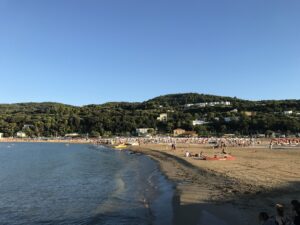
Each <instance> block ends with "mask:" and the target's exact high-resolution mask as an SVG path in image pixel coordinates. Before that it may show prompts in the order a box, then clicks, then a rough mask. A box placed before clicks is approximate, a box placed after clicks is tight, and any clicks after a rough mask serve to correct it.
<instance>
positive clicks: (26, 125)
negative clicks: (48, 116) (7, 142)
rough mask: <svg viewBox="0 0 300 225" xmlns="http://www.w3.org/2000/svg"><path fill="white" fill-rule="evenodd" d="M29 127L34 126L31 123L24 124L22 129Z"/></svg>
mask: <svg viewBox="0 0 300 225" xmlns="http://www.w3.org/2000/svg"><path fill="white" fill-rule="evenodd" d="M30 127H34V126H33V125H31V124H24V126H23V129H29V128H30Z"/></svg>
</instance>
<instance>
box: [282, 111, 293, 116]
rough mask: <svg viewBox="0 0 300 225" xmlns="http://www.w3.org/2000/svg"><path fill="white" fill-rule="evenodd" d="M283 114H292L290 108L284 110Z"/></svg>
mask: <svg viewBox="0 0 300 225" xmlns="http://www.w3.org/2000/svg"><path fill="white" fill-rule="evenodd" d="M283 114H284V115H291V114H293V111H292V110H288V111H284V112H283Z"/></svg>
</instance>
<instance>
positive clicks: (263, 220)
mask: <svg viewBox="0 0 300 225" xmlns="http://www.w3.org/2000/svg"><path fill="white" fill-rule="evenodd" d="M258 221H259V223H260V224H261V225H276V223H275V220H274V219H273V218H270V217H269V215H268V213H266V212H260V213H259V214H258Z"/></svg>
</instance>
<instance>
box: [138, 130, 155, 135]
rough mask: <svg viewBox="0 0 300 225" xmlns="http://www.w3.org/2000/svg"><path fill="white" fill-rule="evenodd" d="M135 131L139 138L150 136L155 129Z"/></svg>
mask: <svg viewBox="0 0 300 225" xmlns="http://www.w3.org/2000/svg"><path fill="white" fill-rule="evenodd" d="M135 131H136V134H137V135H138V136H146V135H148V134H151V133H153V132H154V129H153V128H136V129H135Z"/></svg>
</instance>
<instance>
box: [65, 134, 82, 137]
mask: <svg viewBox="0 0 300 225" xmlns="http://www.w3.org/2000/svg"><path fill="white" fill-rule="evenodd" d="M79 136H80V134H78V133H70V134H66V135H65V137H67V138H76V137H79Z"/></svg>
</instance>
